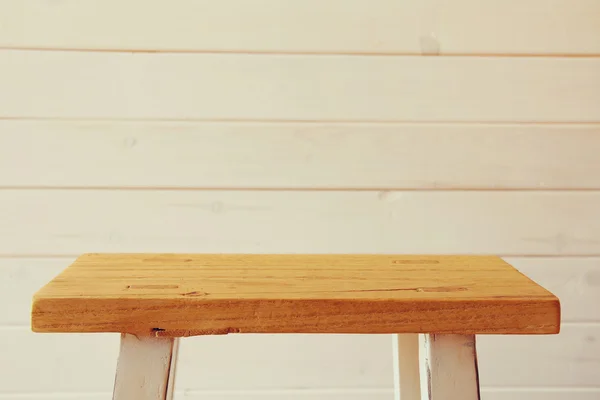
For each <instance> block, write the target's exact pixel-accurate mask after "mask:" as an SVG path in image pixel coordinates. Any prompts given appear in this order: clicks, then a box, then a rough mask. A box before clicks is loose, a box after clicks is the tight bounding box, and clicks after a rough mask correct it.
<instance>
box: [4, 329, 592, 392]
mask: <svg viewBox="0 0 600 400" xmlns="http://www.w3.org/2000/svg"><path fill="white" fill-rule="evenodd" d="M0 338H1V339H2V340H4V341H5V343H8V344H10V345H8V346H5V347H4V348H3V349H2V351H3V359H5V360H10V361H11V362H10V363H0V372H2V373H4V376H7V377H12V378H11V379H10V380H4V381H2V384H3V387H2V388H3V393H15V392H24V391H25V390H24V388H23V385H24V383H26V382H28V379H29V378H28V377H30V376H33V375H35V374H36V371H39V370H40V369H41V368H46V370H47V371H53V373H47V374H42V375H40V376H39V377H38V378H37V379H36V381H35V383H31V384H30V386H29V387H30V388H31V389H30V390H31V391H36V392H39V393H51V392H67V393H73V392H75V393H85V392H91V391H107V392H110V391H111V390H112V387H113V383H114V372H115V365H116V360H117V356H118V350H119V335H117V334H114V333H107V334H102V333H99V334H87V333H82V334H77V333H73V334H39V333H33V332H30V329H29V328H28V327H25V328H22V329H6V328H0ZM390 341H391V338H390V336H389V335H343V334H324V335H319V334H317V335H312V334H273V335H271V334H244V335H213V336H195V337H189V338H184V339H182V340H181V349H180V352H179V360H178V366H177V382H176V386H177V390H186V391H187V390H192V391H193V390H198V391H223V390H236V391H237V390H239V391H241V392H245V391H246V390H280V389H281V390H293V389H295V388H298V387H306V388H310V389H311V390H319V389H325V390H327V389H332V388H340V389H346V390H350V389H359V390H367V389H372V388H387V389H388V390H389V392H388V394H387V396H388V399H392V398H393V371H392V363H393V359H392V354H391V350H392V346H391V343H390ZM477 341H478V343H477V350H478V355H479V365H480V377H481V385H482V386H483V387H484V388H501V389H502V390H515V389H519V388H520V389H526V388H530V387H534V388H538V389H540V390H542V389H544V388H545V387H547V386H548V385H549V384H548V382H551V384H552V388H556V389H555V390H562V391H569V390H571V391H572V392H575V391H576V389H575V388H578V387H581V388H583V387H587V388H595V387H596V385H597V382H598V381H599V379H600V370H598V369H597V368H591V367H590V366H594V365H596V364H597V363H598V362H600V325H599V324H577V325H573V324H563V326H562V327H561V333H560V334H559V335H480V336H478V340H477ZM30 353H32V354H37V356H36V360H37V362H36V363H35V364H34V363H31V362H30V360H31V359H30V358H29V357H22V355H23V354H30ZM524 354H531V356H530V357H524ZM199 360H200V361H201V360H210V361H211V362H210V363H208V362H207V363H202V362H199ZM57 365H60V366H61V368H57V367H56V366H57ZM82 365H86V366H87V368H82V367H81V366H82ZM249 366H251V367H249ZM53 368H54V370H53ZM107 398H108V399H110V396H108V397H107Z"/></svg>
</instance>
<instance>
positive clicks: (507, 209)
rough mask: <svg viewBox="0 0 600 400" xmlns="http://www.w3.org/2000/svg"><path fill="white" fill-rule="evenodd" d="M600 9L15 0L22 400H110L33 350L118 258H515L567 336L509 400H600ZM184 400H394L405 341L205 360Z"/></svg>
mask: <svg viewBox="0 0 600 400" xmlns="http://www.w3.org/2000/svg"><path fill="white" fill-rule="evenodd" d="M599 37H600V2H599V1H598V0H574V1H568V0H527V1H525V2H522V1H517V0H487V1H480V0H455V1H445V0H403V1H398V0H328V1H321V0H304V1H296V0H290V1H281V0H221V1H208V0H179V1H176V2H164V1H158V0H130V1H126V2H121V1H117V0H102V1H100V0H61V1H50V0H21V1H13V0H0V343H2V345H0V354H2V355H1V356H0V358H1V359H2V360H3V361H4V362H2V363H0V400H2V399H5V400H7V399H10V400H13V399H28V400H41V399H46V400H59V399H81V400H100V399H105V400H108V399H110V398H111V391H112V384H113V379H114V368H115V365H116V354H117V350H118V346H117V341H118V338H117V337H116V336H115V335H37V334H32V333H30V332H29V326H28V324H29V320H28V313H29V308H30V301H31V295H32V293H33V292H34V291H35V290H36V289H37V288H39V287H40V286H41V285H43V284H44V283H45V282H46V281H47V280H48V279H50V278H51V277H52V276H54V275H55V274H56V273H58V271H60V270H61V269H62V268H64V267H65V266H66V265H67V264H68V263H69V262H71V261H72V260H73V259H74V258H75V257H76V256H77V255H78V254H80V253H82V252H93V251H110V252H113V251H148V252H156V251H185V252H194V251H197V252H202V251H214V252H313V253H326V252H355V253H356V252H378V253H391V252H397V253H411V252H413V253H415V252H416V253H469V254H497V255H501V256H503V257H505V259H506V260H507V261H509V262H511V263H513V264H514V265H515V266H516V267H518V268H519V269H520V270H521V271H523V272H524V273H526V274H528V275H529V276H530V277H532V278H533V279H535V280H536V281H537V282H539V283H541V284H543V285H545V286H547V287H548V288H549V289H550V290H552V291H554V292H555V293H556V294H557V295H558V296H559V297H560V299H561V303H562V307H563V316H562V318H563V330H562V332H561V334H560V335H557V336H547V337H523V336H511V337H495V336H485V337H481V338H480V340H479V348H480V350H479V351H480V364H481V382H482V385H483V399H484V400H525V399H528V400H542V399H544V400H596V399H598V398H600V311H599V309H598V307H597V305H598V304H599V302H600V290H599V289H600V157H599V156H598V155H599V154H600V40H599V39H598V38H599ZM180 360H181V362H180V367H179V368H178V371H179V373H180V374H179V376H178V380H177V388H176V389H177V395H176V396H177V397H176V398H178V399H189V400H196V399H214V400H241V399H242V398H244V399H250V400H259V399H267V400H269V399H281V398H285V399H290V400H321V399H334V400H338V399H339V400H341V399H349V400H367V399H369V400H391V399H392V382H393V381H392V360H393V359H392V354H391V339H390V338H389V337H388V336H361V335H331V336H327V335H326V336H316V335H282V336H268V335H266V336H265V335H249V336H227V337H200V338H190V339H187V340H184V341H183V343H182V349H181V352H180Z"/></svg>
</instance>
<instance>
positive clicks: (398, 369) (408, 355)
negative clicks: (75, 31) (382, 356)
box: [392, 333, 421, 400]
mask: <svg viewBox="0 0 600 400" xmlns="http://www.w3.org/2000/svg"><path fill="white" fill-rule="evenodd" d="M392 336H393V346H394V400H420V399H421V391H420V386H419V335H418V334H416V333H403V334H398V335H392Z"/></svg>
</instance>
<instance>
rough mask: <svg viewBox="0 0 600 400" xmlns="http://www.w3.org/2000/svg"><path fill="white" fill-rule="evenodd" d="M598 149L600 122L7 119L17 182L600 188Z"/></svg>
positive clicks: (3, 149) (6, 176) (5, 131)
mask: <svg viewBox="0 0 600 400" xmlns="http://www.w3.org/2000/svg"><path fill="white" fill-rule="evenodd" d="M23 154H27V157H23ZM598 154H600V125H494V124H339V123H333V124H325V123H208V122H204V123H194V122H114V121H113V122H110V121H15V120H3V121H2V120H0V186H10V187H32V186H34V187H40V186H41V187H43V186H46V187H48V186H50V187H136V188H139V187H143V188H157V187H174V188H255V189H263V188H276V189H281V188H294V189H315V188H326V189H331V188H333V189H348V188H350V189H352V188H359V189H362V188H368V189H372V188H375V189H379V188H386V189H460V188H465V189H582V188H585V189H599V188H600V157H598V156H597V155H598ZM32 160H35V162H32ZM74 166H76V168H74Z"/></svg>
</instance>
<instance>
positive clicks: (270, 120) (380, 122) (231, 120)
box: [0, 116, 600, 126]
mask: <svg viewBox="0 0 600 400" xmlns="http://www.w3.org/2000/svg"><path fill="white" fill-rule="evenodd" d="M0 121H60V122H68V121H81V122H210V123H218V122H227V123H290V124H291V123H294V124H348V125H358V124H370V125H389V124H415V125H417V124H418V125H421V124H423V125H425V124H436V125H440V124H448V125H450V124H452V125H475V124H477V125H489V126H492V125H493V126H497V125H502V126H505V125H508V126H515V125H522V126H527V125H540V126H546V125H560V126H574V125H576V126H579V125H584V126H588V125H590V126H594V125H600V120H597V121H596V120H592V121H587V120H586V121H581V120H572V121H571V120H556V121H554V120H542V121H534V120H522V121H519V120H516V121H504V120H498V121H495V120H483V121H481V120H408V119H398V120H393V119H389V120H388V119H375V120H371V119H326V120H322V119H293V118H254V119H249V118H139V117H138V118H136V117H131V118H125V117H123V118H119V117H106V118H98V117H36V116H27V117H16V116H0Z"/></svg>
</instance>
